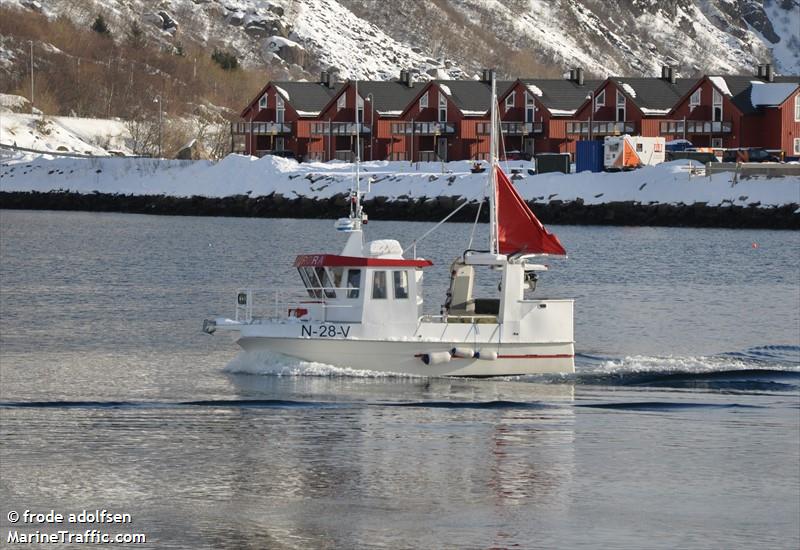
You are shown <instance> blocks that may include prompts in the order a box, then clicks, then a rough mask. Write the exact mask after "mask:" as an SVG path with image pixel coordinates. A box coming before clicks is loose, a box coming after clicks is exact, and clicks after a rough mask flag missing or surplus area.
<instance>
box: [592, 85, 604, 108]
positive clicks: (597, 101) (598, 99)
mask: <svg viewBox="0 0 800 550" xmlns="http://www.w3.org/2000/svg"><path fill="white" fill-rule="evenodd" d="M605 106H606V91H605V90H600V91H599V92H597V95H596V96H594V110H595V111H596V110H598V109H599V108H600V107H605Z"/></svg>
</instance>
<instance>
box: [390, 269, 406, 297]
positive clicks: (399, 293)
mask: <svg viewBox="0 0 800 550" xmlns="http://www.w3.org/2000/svg"><path fill="white" fill-rule="evenodd" d="M393 277H394V299H395V300H405V299H406V298H408V273H407V272H406V271H394V272H393Z"/></svg>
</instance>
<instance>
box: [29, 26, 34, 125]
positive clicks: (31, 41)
mask: <svg viewBox="0 0 800 550" xmlns="http://www.w3.org/2000/svg"><path fill="white" fill-rule="evenodd" d="M29 42H30V43H31V114H33V40H30V41H29Z"/></svg>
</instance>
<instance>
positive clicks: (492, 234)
mask: <svg viewBox="0 0 800 550" xmlns="http://www.w3.org/2000/svg"><path fill="white" fill-rule="evenodd" d="M491 74H492V102H491V103H492V105H491V125H492V126H491V131H490V133H489V141H490V143H489V253H490V254H497V241H498V235H497V212H496V204H495V203H496V201H497V130H498V126H499V124H498V122H497V89H496V83H495V80H494V70H492V73H491Z"/></svg>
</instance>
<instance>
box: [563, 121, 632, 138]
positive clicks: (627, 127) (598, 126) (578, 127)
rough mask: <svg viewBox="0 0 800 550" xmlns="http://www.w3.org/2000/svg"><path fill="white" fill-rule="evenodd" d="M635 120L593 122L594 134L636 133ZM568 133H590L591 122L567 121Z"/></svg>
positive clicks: (616, 134)
mask: <svg viewBox="0 0 800 550" xmlns="http://www.w3.org/2000/svg"><path fill="white" fill-rule="evenodd" d="M635 133H636V123H635V122H629V121H626V122H605V121H594V122H592V135H593V136H618V135H620V134H635ZM567 134H581V135H584V134H585V135H587V136H588V135H589V122H588V121H586V122H567Z"/></svg>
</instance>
